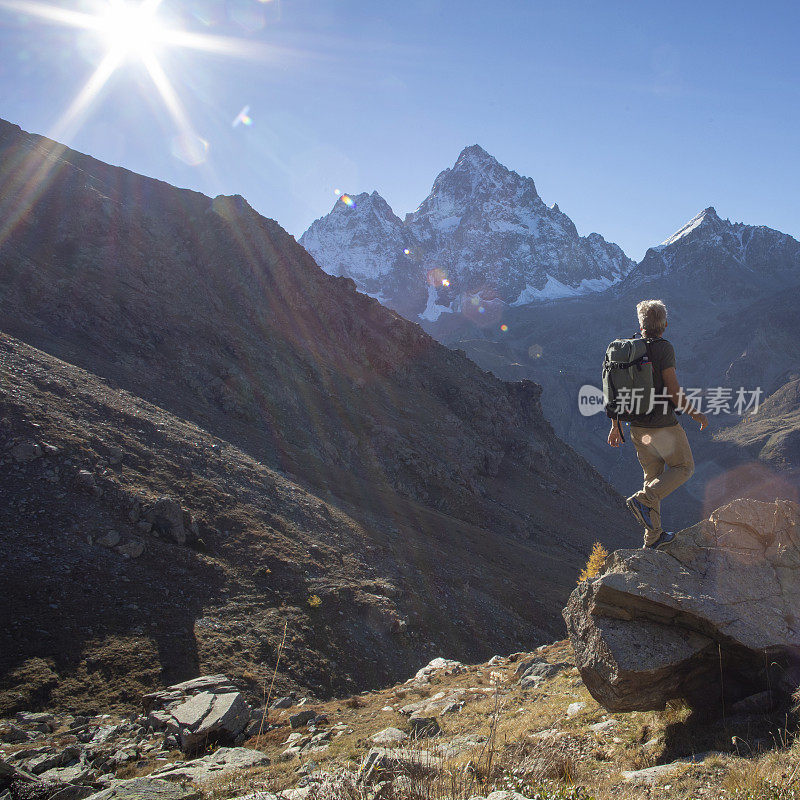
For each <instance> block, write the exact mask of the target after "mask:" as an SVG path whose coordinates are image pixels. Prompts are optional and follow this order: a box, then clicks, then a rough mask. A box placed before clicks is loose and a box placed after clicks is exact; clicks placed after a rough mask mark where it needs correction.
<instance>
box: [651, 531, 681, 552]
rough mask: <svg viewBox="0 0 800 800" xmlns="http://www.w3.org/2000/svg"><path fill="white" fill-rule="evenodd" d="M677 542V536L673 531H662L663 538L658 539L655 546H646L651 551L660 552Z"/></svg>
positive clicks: (654, 543)
mask: <svg viewBox="0 0 800 800" xmlns="http://www.w3.org/2000/svg"><path fill="white" fill-rule="evenodd" d="M674 541H675V534H674V533H672V532H671V531H662V532H661V536H659V537H658V539H656V540H655V541H654V542H653V544H648V545H645V546H646V547H649V548H650V549H651V550H660V549H661V548H662V547H665V546H666V545H668V544H670V543H671V542H674Z"/></svg>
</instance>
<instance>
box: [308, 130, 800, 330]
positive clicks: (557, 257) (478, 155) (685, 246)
mask: <svg viewBox="0 0 800 800" xmlns="http://www.w3.org/2000/svg"><path fill="white" fill-rule="evenodd" d="M300 243H301V244H302V245H303V246H304V247H305V248H306V249H307V250H308V251H309V252H310V253H311V254H312V255H313V256H314V258H315V259H316V261H317V263H319V264H320V266H322V268H323V269H324V270H325V271H326V272H329V273H330V274H332V275H343V276H346V277H349V278H352V279H353V280H354V281H355V283H356V286H357V288H358V289H359V290H360V291H362V292H365V293H366V294H369V295H371V296H373V297H376V298H378V299H379V300H380V301H381V302H382V303H384V304H385V305H387V306H390V307H391V308H394V309H396V310H398V311H400V312H401V313H402V314H404V315H405V316H407V317H409V318H410V319H420V320H422V321H424V322H427V323H431V322H435V321H437V320H438V319H439V317H440V316H441V315H442V314H450V313H458V312H461V313H462V314H465V315H467V316H469V317H471V318H473V319H474V320H475V321H476V322H478V323H480V322H481V318H482V317H484V318H485V319H486V320H487V321H491V322H494V321H496V320H497V318H498V315H499V311H498V309H497V307H496V306H497V304H498V303H499V304H501V305H503V306H507V307H512V308H513V307H519V306H526V305H530V304H534V303H538V302H541V301H552V300H560V299H574V298H576V297H586V296H588V295H592V294H596V293H598V292H604V291H608V290H609V289H610V290H612V291H614V292H615V293H617V294H619V293H622V294H624V293H625V292H626V291H628V290H632V289H634V288H636V289H638V288H640V287H644V286H645V285H652V288H653V291H655V290H656V289H658V288H662V287H663V288H664V289H669V288H670V287H675V286H690V285H691V286H693V287H694V288H695V289H698V288H700V287H701V286H702V287H703V288H705V289H706V290H709V291H715V292H719V291H721V292H723V293H725V294H731V293H737V294H740V295H744V296H746V295H748V294H750V293H752V292H753V291H754V290H755V291H763V290H774V289H775V288H779V287H781V286H790V285H793V284H794V283H796V282H797V281H798V276H799V275H800V242H798V241H797V240H796V239H794V238H793V237H791V236H789V235H788V234H785V233H781V232H780V231H776V230H773V229H772V228H768V227H765V226H752V225H745V224H742V223H732V222H730V221H729V220H723V219H721V218H720V217H719V216H718V215H717V212H716V211H715V209H714V208H706V209H705V210H704V211H701V212H700V213H699V214H698V215H697V216H696V217H694V219H692V220H690V221H689V222H688V223H686V225H684V226H683V227H682V228H681V229H680V230H678V231H677V232H676V233H674V234H673V235H672V236H670V237H669V238H668V239H667V240H666V241H664V242H663V243H662V244H660V245H658V246H655V247H651V248H650V249H649V250H648V251H647V253H646V254H645V257H644V258H643V259H642V261H641V262H640V263H639V264H636V263H635V262H634V261H633V260H631V259H630V258H628V257H627V256H626V255H625V253H624V252H623V251H622V250H621V248H620V247H619V246H618V245H616V244H613V243H610V242H607V241H606V240H605V239H604V238H603V237H602V236H601V235H600V234H599V233H590V234H589V235H588V236H584V237H582V236H579V235H578V231H577V229H576V228H575V224H574V223H573V222H572V220H571V219H570V218H569V217H568V216H567V215H566V214H565V213H564V212H563V211H561V210H560V209H559V207H558V205H556V204H554V205H552V206H548V205H546V204H545V203H544V201H543V200H542V199H541V198H540V197H539V194H538V193H537V191H536V186H535V184H534V182H533V180H532V179H530V178H526V177H522V176H521V175H518V174H517V173H516V172H512V171H511V170H509V169H507V168H506V167H504V166H503V165H502V164H500V163H499V162H498V161H497V160H496V159H495V158H493V157H492V156H491V155H489V154H488V153H487V152H486V151H485V150H484V149H483V148H481V147H479V146H478V145H473V146H471V147H467V148H465V149H464V150H463V151H462V152H461V154H460V155H459V157H458V159H457V160H456V163H455V165H454V166H453V167H452V168H451V169H446V170H444V171H443V172H441V173H440V174H439V175H438V177H437V178H436V180H435V181H434V183H433V188H432V189H431V192H430V194H429V195H428V196H427V197H426V198H425V199H424V200H423V201H422V203H421V204H420V206H419V208H417V210H416V211H414V212H413V213H412V214H408V215H407V216H406V218H405V220H401V219H400V218H399V217H398V216H397V215H396V214H394V212H393V211H392V209H391V208H390V206H389V204H388V203H387V202H386V201H385V200H384V199H383V198H382V197H381V196H380V195H379V194H378V193H377V192H372V194H367V193H363V194H357V195H352V196H351V195H345V196H344V201H342V200H341V199H340V200H338V201H337V202H336V203H335V204H334V207H333V209H332V211H331V212H330V213H329V214H328V215H327V216H325V217H322V218H320V219H318V220H316V221H315V222H314V223H312V225H311V226H310V227H309V229H308V230H307V231H306V232H305V233H304V234H303V236H302V237H301V238H300ZM665 279H666V283H665V282H664V280H665ZM487 312H490V313H488V314H487Z"/></svg>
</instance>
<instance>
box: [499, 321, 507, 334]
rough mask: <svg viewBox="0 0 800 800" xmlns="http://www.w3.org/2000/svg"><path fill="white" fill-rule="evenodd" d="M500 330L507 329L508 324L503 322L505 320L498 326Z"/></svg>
mask: <svg viewBox="0 0 800 800" xmlns="http://www.w3.org/2000/svg"><path fill="white" fill-rule="evenodd" d="M500 330H501V331H503V333H505V332H506V331H507V330H508V325H506V324H505V322H504V323H503V324H502V325H501V326H500Z"/></svg>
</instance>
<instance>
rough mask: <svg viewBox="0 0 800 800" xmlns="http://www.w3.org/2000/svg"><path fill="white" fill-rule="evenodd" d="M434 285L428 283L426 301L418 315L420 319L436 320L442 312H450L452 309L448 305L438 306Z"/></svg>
mask: <svg viewBox="0 0 800 800" xmlns="http://www.w3.org/2000/svg"><path fill="white" fill-rule="evenodd" d="M436 295H437V292H436V287H435V286H431V284H428V302H427V304H426V305H425V310H424V311H423V312H422V313H421V314H420V315H419V318H420V319H424V320H426V321H427V322H436V320H437V319H439V317H440V316H441V315H442V314H452V313H453V309H452V308H450V306H440V305H439V304H438V303H437V302H436Z"/></svg>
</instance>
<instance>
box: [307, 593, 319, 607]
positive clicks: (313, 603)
mask: <svg viewBox="0 0 800 800" xmlns="http://www.w3.org/2000/svg"><path fill="white" fill-rule="evenodd" d="M306 602H307V603H308V606H309V608H319V607H320V606H321V605H322V598H321V597H320V596H319V595H318V594H312V595H311V597H309V598H308V600H307V601H306Z"/></svg>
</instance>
